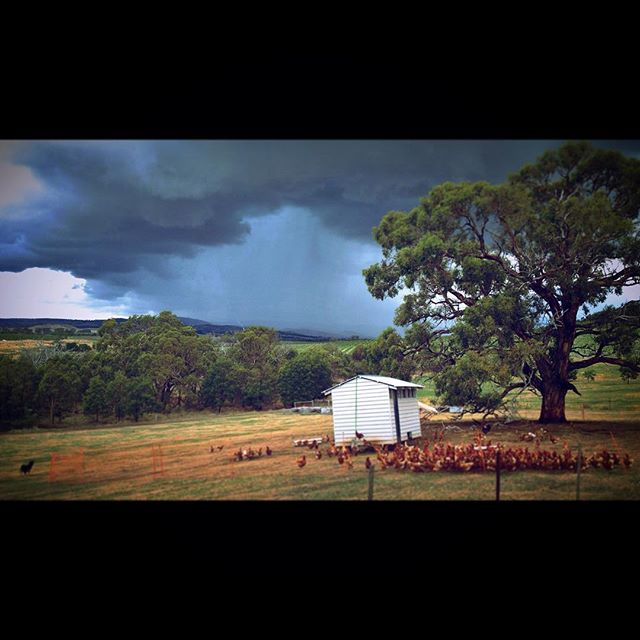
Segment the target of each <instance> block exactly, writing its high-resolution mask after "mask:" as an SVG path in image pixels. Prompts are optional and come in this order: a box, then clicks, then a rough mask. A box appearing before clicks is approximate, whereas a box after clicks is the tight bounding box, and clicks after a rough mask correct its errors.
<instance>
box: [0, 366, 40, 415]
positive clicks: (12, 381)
mask: <svg viewBox="0 0 640 640" xmlns="http://www.w3.org/2000/svg"><path fill="white" fill-rule="evenodd" d="M38 382H39V376H38V371H37V369H36V367H35V365H34V364H33V362H32V361H31V360H30V359H29V358H24V357H21V358H18V359H13V358H10V357H7V356H0V420H21V419H23V418H25V417H27V416H28V415H29V414H30V413H31V411H32V410H34V409H35V406H34V404H35V395H36V390H37V388H38Z"/></svg>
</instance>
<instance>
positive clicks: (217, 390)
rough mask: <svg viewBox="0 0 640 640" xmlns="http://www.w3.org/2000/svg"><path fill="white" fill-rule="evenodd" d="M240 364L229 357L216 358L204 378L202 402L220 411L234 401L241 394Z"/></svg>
mask: <svg viewBox="0 0 640 640" xmlns="http://www.w3.org/2000/svg"><path fill="white" fill-rule="evenodd" d="M240 374H241V372H240V371H239V368H238V366H237V365H236V364H235V363H234V362H233V360H231V359H230V358H229V357H225V356H221V357H220V358H219V359H218V360H216V361H215V362H214V363H213V365H212V366H211V368H210V369H209V372H208V374H207V376H206V378H205V380H204V383H203V385H202V389H201V392H200V394H201V403H202V405H203V406H205V407H210V408H212V409H216V410H217V411H218V412H220V410H221V409H222V407H223V406H224V404H225V403H226V402H233V401H234V400H235V399H236V398H238V397H240V396H241V388H240Z"/></svg>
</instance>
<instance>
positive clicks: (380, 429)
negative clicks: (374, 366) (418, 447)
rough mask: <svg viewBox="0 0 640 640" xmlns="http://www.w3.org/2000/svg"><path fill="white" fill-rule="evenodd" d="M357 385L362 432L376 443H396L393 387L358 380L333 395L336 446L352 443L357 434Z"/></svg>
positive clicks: (335, 390)
mask: <svg viewBox="0 0 640 640" xmlns="http://www.w3.org/2000/svg"><path fill="white" fill-rule="evenodd" d="M356 383H357V403H358V410H357V411H358V415H357V428H358V431H359V432H360V433H362V434H364V436H365V438H367V440H371V441H372V442H379V443H387V442H395V422H394V416H393V407H391V411H390V410H389V387H388V386H387V385H385V384H380V383H379V382H372V381H371V380H363V379H362V378H357V379H356V380H352V381H351V382H348V383H347V384H344V385H342V386H340V387H337V388H336V389H334V390H333V391H332V392H331V404H332V407H333V433H334V438H335V442H336V444H338V445H340V444H348V443H349V442H350V441H351V440H352V439H353V438H355V435H356V434H355V430H356Z"/></svg>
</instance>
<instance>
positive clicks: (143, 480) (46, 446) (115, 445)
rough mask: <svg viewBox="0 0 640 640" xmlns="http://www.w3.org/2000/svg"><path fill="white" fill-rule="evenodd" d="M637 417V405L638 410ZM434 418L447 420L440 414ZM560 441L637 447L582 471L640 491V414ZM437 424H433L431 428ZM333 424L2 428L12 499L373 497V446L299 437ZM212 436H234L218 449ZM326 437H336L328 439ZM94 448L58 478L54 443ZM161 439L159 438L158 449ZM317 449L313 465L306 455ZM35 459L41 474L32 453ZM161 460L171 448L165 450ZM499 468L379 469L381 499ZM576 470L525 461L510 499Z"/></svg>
mask: <svg viewBox="0 0 640 640" xmlns="http://www.w3.org/2000/svg"><path fill="white" fill-rule="evenodd" d="M627 417H628V416H627ZM433 424H434V427H436V426H438V427H440V426H441V424H442V423H441V422H440V421H438V422H437V423H433ZM447 424H448V425H449V426H450V427H457V428H452V429H449V430H448V431H447V435H446V439H447V440H448V441H450V442H452V443H454V444H457V443H462V442H468V441H469V439H470V437H471V429H470V426H469V423H468V422H462V423H456V422H453V421H449V422H448V423H447ZM535 428H537V425H535V424H532V423H528V422H522V423H514V424H512V425H509V426H508V427H504V426H501V427H494V429H492V431H491V433H490V434H489V437H490V438H491V439H492V440H493V441H494V442H498V441H499V442H502V443H504V444H518V445H521V444H522V442H521V441H520V435H521V434H522V433H524V432H526V431H529V430H531V429H535ZM551 429H552V431H553V432H554V433H555V434H556V435H557V436H558V438H559V439H560V441H559V442H558V444H557V445H552V444H551V443H550V442H548V441H546V442H545V443H544V446H545V448H554V447H555V448H561V447H562V444H563V442H566V443H567V444H568V445H569V446H571V447H575V446H577V444H578V443H580V444H581V445H582V448H583V451H585V452H588V453H591V452H592V451H595V450H596V449H601V448H607V449H609V450H611V449H615V448H617V449H619V450H624V451H628V452H629V453H630V454H631V456H632V457H633V458H634V460H635V464H634V465H633V466H632V467H631V469H630V470H628V471H625V470H624V469H615V470H614V471H611V472H607V471H604V470H595V469H594V470H588V471H585V472H584V473H583V474H582V478H581V498H582V499H591V500H612V499H616V500H626V499H632V500H635V499H639V498H640V469H639V467H640V423H639V422H638V421H633V420H631V419H628V420H619V421H611V420H607V421H604V420H602V421H596V420H592V421H588V422H584V423H581V422H575V423H573V424H568V425H562V426H555V427H551ZM430 430H431V427H430V426H428V427H427V428H426V431H425V435H426V436H427V437H430V435H431V434H430ZM331 432H332V419H331V416H327V415H315V414H311V415H297V414H287V413H282V412H275V411H274V412H252V413H233V414H224V413H223V414H221V415H217V414H202V413H200V414H194V415H186V416H181V417H180V418H179V419H174V420H173V421H171V422H165V423H153V424H150V423H147V424H139V425H135V426H121V427H107V426H105V427H104V428H92V429H67V430H58V429H56V430H32V431H24V432H18V431H15V432H9V433H6V434H3V435H0V499H4V500H15V499H19V500H25V499H27V500H28V499H40V500H58V499H62V500H76V499H83V500H98V499H108V500H118V499H125V500H148V499H150V500H155V499H161V500H203V499H204V500H291V499H295V500H307V499H308V500H364V499H366V495H367V473H366V470H365V467H364V460H365V456H358V457H357V458H355V465H354V468H353V470H349V469H348V468H347V467H346V465H343V466H341V465H339V464H338V463H337V461H336V459H335V458H328V457H327V456H326V455H325V456H323V458H322V459H321V460H316V459H315V458H314V455H313V452H312V451H309V450H308V449H301V448H296V447H293V445H292V440H293V439H295V438H308V437H313V436H317V435H320V434H325V433H331ZM211 445H214V446H215V445H224V449H223V450H222V451H221V452H215V453H210V451H209V450H210V446H211ZM267 445H268V446H269V447H270V448H271V449H273V451H274V453H273V456H271V457H267V456H266V455H263V456H262V457H261V458H257V459H254V460H246V461H243V462H235V461H234V460H233V453H234V451H236V450H238V449H239V448H246V447H252V448H253V449H254V450H257V449H258V448H260V447H262V448H263V451H264V449H265V448H266V446H267ZM156 446H159V447H160V451H161V452H162V464H163V470H162V472H160V471H159V469H158V468H156V469H155V471H154V447H156ZM322 448H323V449H326V445H325V446H323V447H322ZM79 450H82V451H83V454H84V455H83V460H84V469H79V470H75V471H74V470H72V469H68V470H67V472H66V473H65V472H64V469H59V472H60V473H59V474H58V477H57V479H56V480H55V481H51V482H50V481H49V469H50V461H51V456H52V454H53V453H57V454H66V453H67V454H69V453H73V452H77V451H79ZM156 451H157V449H156ZM303 453H305V454H306V456H307V465H306V466H305V467H304V468H302V469H299V468H298V467H297V466H296V464H295V461H296V460H297V459H298V458H299V457H300V456H301V455H302V454H303ZM32 459H33V460H35V464H34V467H33V469H32V471H31V474H30V475H28V476H23V475H22V474H21V473H20V471H19V468H20V465H21V464H22V463H24V462H27V461H28V460H32ZM155 462H156V467H157V465H158V463H159V459H158V458H156V459H155ZM494 483H495V479H494V476H493V474H489V473H488V474H478V473H474V474H462V473H460V474H456V473H444V472H440V473H431V474H412V473H407V472H396V471H394V470H386V471H384V472H383V471H378V470H377V471H376V473H375V499H376V500H398V499H402V500H433V499H436V500H469V499H471V500H492V499H494V496H495V491H494V487H495V484H494ZM575 483H576V477H575V474H571V473H563V472H547V473H543V472H515V473H507V474H503V479H502V498H503V499H505V500H520V499H534V500H541V499H542V500H572V499H574V498H575Z"/></svg>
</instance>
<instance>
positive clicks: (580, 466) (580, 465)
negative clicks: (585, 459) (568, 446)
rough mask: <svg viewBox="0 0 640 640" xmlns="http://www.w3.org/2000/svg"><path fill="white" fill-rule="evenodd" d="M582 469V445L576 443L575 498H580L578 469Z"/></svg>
mask: <svg viewBox="0 0 640 640" xmlns="http://www.w3.org/2000/svg"><path fill="white" fill-rule="evenodd" d="M581 470H582V445H581V444H580V443H578V461H577V476H576V500H580V471H581Z"/></svg>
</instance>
